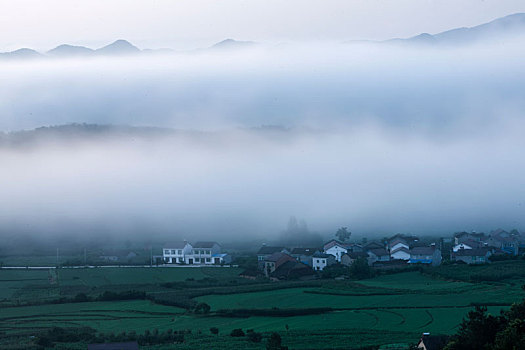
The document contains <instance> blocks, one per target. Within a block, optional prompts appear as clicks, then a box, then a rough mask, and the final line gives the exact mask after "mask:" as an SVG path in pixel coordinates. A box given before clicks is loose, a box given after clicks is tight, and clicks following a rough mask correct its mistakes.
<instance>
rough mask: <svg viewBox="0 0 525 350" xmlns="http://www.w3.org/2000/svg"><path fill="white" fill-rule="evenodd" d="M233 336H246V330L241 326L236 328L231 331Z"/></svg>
mask: <svg viewBox="0 0 525 350" xmlns="http://www.w3.org/2000/svg"><path fill="white" fill-rule="evenodd" d="M230 336H231V337H244V331H243V330H242V329H241V328H235V329H234V330H232V331H231V333H230Z"/></svg>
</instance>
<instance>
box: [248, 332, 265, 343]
mask: <svg viewBox="0 0 525 350" xmlns="http://www.w3.org/2000/svg"><path fill="white" fill-rule="evenodd" d="M246 335H247V336H248V340H249V341H251V342H254V343H260V342H261V340H262V334H261V333H259V332H254V330H253V329H248V330H247V331H246Z"/></svg>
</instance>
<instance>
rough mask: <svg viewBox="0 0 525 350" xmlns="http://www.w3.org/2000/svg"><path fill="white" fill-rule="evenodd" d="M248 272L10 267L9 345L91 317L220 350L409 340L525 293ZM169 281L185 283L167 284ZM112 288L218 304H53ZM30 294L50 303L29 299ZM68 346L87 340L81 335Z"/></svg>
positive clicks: (416, 281) (404, 276)
mask: <svg viewBox="0 0 525 350" xmlns="http://www.w3.org/2000/svg"><path fill="white" fill-rule="evenodd" d="M464 268H468V267H464ZM494 268H495V267H493V269H494ZM445 271H448V270H445ZM239 272H240V270H239V269H236V268H92V269H60V270H59V271H58V279H56V277H54V276H55V275H54V274H56V272H55V271H48V270H26V269H22V270H5V269H3V270H0V297H1V298H2V303H3V305H4V307H2V308H1V316H0V334H4V335H3V338H2V339H3V340H0V347H2V348H4V347H3V346H1V345H2V341H4V343H5V342H7V341H9V339H11V341H12V339H13V337H15V336H24V337H25V338H24V339H27V338H28V336H29V337H30V336H31V335H33V334H38V332H39V331H40V330H43V329H48V328H50V327H53V326H57V327H65V328H67V327H83V326H87V327H91V328H93V329H95V330H97V331H99V332H103V333H115V334H117V333H121V332H130V331H135V332H137V333H140V334H142V333H144V332H145V331H147V330H150V331H151V330H154V329H157V330H158V331H159V332H163V331H166V330H168V329H172V330H191V331H192V333H191V334H188V335H186V337H185V342H184V343H183V344H178V345H174V344H171V345H170V346H169V347H165V346H162V345H156V346H153V345H152V346H144V347H142V348H144V349H164V348H165V349H168V348H169V349H171V348H181V349H191V348H195V346H197V344H199V346H200V345H202V346H204V345H206V344H207V345H206V346H207V347H211V348H214V349H228V348H232V347H236V348H239V349H262V348H264V342H263V343H260V344H256V343H251V342H249V341H247V340H246V338H242V339H238V338H232V337H230V336H229V335H228V334H229V332H230V331H231V330H232V329H235V328H242V329H244V330H246V329H254V330H256V331H258V332H262V333H263V334H264V336H265V337H266V336H268V334H269V332H273V331H277V332H279V333H280V334H281V335H282V337H283V341H284V342H285V345H287V346H289V347H290V348H291V349H322V348H326V349H328V348H329V349H351V348H356V349H357V348H360V347H363V346H371V345H374V346H380V345H384V344H392V343H407V344H408V343H411V342H415V341H417V339H418V337H419V335H420V334H421V333H422V332H431V333H446V334H452V333H454V332H455V331H456V327H457V325H458V324H459V322H461V320H462V318H463V317H464V316H465V315H466V313H467V312H468V311H469V310H471V309H472V306H473V304H475V303H477V304H484V305H489V311H490V312H492V313H494V314H496V313H499V311H500V310H502V309H506V308H508V307H509V306H510V305H511V304H512V303H513V302H516V301H520V300H521V299H522V297H523V294H524V292H523V290H522V289H521V283H520V281H521V280H519V279H512V280H501V281H499V282H497V283H496V282H490V283H489V282H486V283H485V282H467V281H459V280H457V279H454V280H451V279H449V280H445V279H443V278H442V277H439V276H437V275H436V274H434V275H435V277H432V276H431V275H429V274H422V273H420V272H406V273H398V274H392V275H383V276H379V277H376V278H373V279H368V280H361V281H333V280H325V281H317V282H310V283H309V284H308V283H303V284H302V285H298V286H295V285H292V284H286V283H285V282H271V283H268V282H265V283H255V282H248V281H246V280H241V279H239V278H238V277H237V275H238V273H239ZM50 277H51V278H50ZM54 279H56V280H54ZM225 281H228V283H226V282H225ZM166 282H172V283H175V284H173V285H172V286H166ZM223 282H224V283H223ZM221 283H222V284H221ZM247 283H248V284H247ZM250 283H251V284H250ZM214 285H215V286H216V287H214ZM281 287H282V289H280V288H281ZM261 288H267V289H268V288H271V289H274V290H264V289H261ZM106 290H109V291H125V290H141V291H144V292H146V294H147V295H151V296H155V295H157V294H159V293H164V294H168V295H173V298H174V299H177V298H179V296H181V298H182V297H184V295H187V294H184V293H190V294H188V295H193V294H191V293H194V294H195V295H198V296H197V297H195V298H194V300H195V301H196V302H202V303H206V304H208V305H210V307H211V312H210V313H209V314H205V315H201V314H195V313H192V312H189V311H188V310H186V309H184V308H180V307H174V306H168V305H160V304H158V303H155V302H153V301H150V300H125V301H89V302H82V303H72V302H67V303H62V304H49V303H47V301H50V300H53V298H55V299H56V297H72V296H74V295H75V293H77V292H78V291H87V293H86V294H88V295H93V296H96V295H99V294H100V293H101V292H103V291H106ZM250 290H254V291H253V292H250ZM240 291H245V292H240ZM246 291H248V292H246ZM170 293H171V294H170ZM181 293H182V294H181ZM217 293H219V294H217ZM25 302H33V303H34V302H41V303H43V304H42V305H29V306H22V305H24V303H25ZM17 305H21V306H17ZM308 308H314V309H315V308H330V309H329V310H323V311H322V312H318V313H317V314H308V313H306V314H303V315H291V316H290V315H287V316H279V315H272V314H265V315H264V316H263V315H259V316H254V315H251V316H250V315H247V316H245V317H241V316H235V315H233V316H232V315H230V316H229V317H226V316H225V315H223V314H221V312H223V311H222V310H230V311H231V310H233V311H235V310H238V309H248V311H249V310H251V309H255V310H261V311H263V312H267V311H268V312H270V313H271V312H273V311H275V310H277V311H280V310H297V309H308ZM218 311H219V312H218ZM210 327H217V328H218V329H219V330H220V332H219V335H218V336H214V335H211V334H210V332H209V329H210ZM314 334H315V336H312V335H314ZM59 345H60V344H59ZM60 346H64V347H63V348H64V349H66V348H71V349H74V348H77V346H78V348H79V349H80V348H82V347H81V346H80V345H79V344H62V345H60ZM60 346H58V347H57V348H60ZM14 348H16V347H14ZM14 348H13V349H14ZM84 348H85V347H84Z"/></svg>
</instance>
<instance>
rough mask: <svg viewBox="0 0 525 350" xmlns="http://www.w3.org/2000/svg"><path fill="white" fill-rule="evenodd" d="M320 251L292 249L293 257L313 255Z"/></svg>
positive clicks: (314, 249)
mask: <svg viewBox="0 0 525 350" xmlns="http://www.w3.org/2000/svg"><path fill="white" fill-rule="evenodd" d="M317 251H319V249H317V248H294V249H292V253H291V254H293V255H312V254H314V253H315V252H317Z"/></svg>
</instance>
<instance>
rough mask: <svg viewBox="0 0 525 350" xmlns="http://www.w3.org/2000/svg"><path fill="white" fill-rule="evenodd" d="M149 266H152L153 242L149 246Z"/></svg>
mask: <svg viewBox="0 0 525 350" xmlns="http://www.w3.org/2000/svg"><path fill="white" fill-rule="evenodd" d="M149 256H150V267H153V244H152V245H150V246H149Z"/></svg>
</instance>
